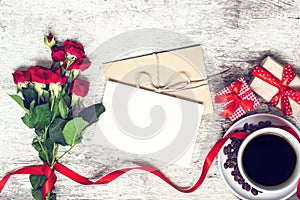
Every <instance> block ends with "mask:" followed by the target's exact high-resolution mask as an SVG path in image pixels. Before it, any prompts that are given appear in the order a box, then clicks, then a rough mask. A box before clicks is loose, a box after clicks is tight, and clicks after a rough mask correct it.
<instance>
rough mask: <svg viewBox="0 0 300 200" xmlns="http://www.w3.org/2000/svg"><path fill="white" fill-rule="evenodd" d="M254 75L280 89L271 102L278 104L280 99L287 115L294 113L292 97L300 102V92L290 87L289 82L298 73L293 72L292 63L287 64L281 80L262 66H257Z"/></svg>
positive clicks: (274, 104)
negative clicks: (291, 102)
mask: <svg viewBox="0 0 300 200" xmlns="http://www.w3.org/2000/svg"><path fill="white" fill-rule="evenodd" d="M252 75H254V76H256V77H257V78H260V79H261V80H263V81H265V82H267V83H269V84H271V85H273V86H274V87H276V88H277V89H278V92H277V93H276V94H275V95H274V96H273V97H272V98H271V100H270V102H269V104H270V105H271V106H276V105H277V104H278V103H279V101H280V108H281V110H282V113H283V114H285V115H291V114H293V111H292V107H291V104H290V100H289V98H290V99H292V100H294V101H295V102H296V103H298V104H300V93H298V92H295V91H294V90H292V89H291V88H289V84H290V83H291V82H292V81H293V80H294V78H295V77H296V74H295V73H294V72H293V67H292V66H291V65H285V67H284V68H283V72H282V78H281V80H279V79H278V78H276V77H275V76H274V75H273V74H271V73H270V72H269V71H267V70H266V69H265V68H263V67H261V66H255V67H254V68H253V70H252Z"/></svg>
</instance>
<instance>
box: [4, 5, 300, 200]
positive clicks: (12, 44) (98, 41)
mask: <svg viewBox="0 0 300 200" xmlns="http://www.w3.org/2000/svg"><path fill="white" fill-rule="evenodd" d="M299 25H300V1H299V0H276V1H271V0H266V1H259V0H251V1H241V0H233V1H231V0H225V1H222V0H216V1H211V0H203V1H197V0H190V1H188V0H181V1H179V0H159V1H155V0H153V1H151V0H136V1H134V0H132V1H126V0H123V1H116V0H115V1H107V0H102V1H95V0H88V1H75V0H69V1H63V0H52V1H37V0H33V1H30V2H29V1H24V0H20V1H9V0H0V55H1V56H0V68H1V73H0V86H1V87H0V92H1V94H2V95H1V97H0V111H1V112H0V177H2V176H3V175H5V174H6V173H7V172H9V171H11V170H14V169H16V168H19V167H22V166H26V165H31V164H40V161H39V160H38V158H37V155H36V152H35V151H34V149H33V148H32V147H31V145H30V144H31V140H32V138H33V134H34V133H33V132H32V130H29V129H28V128H27V127H26V126H25V125H23V124H22V121H21V119H20V117H21V116H23V112H22V110H21V109H20V108H19V107H18V106H17V105H16V104H15V103H14V102H13V101H12V100H11V99H10V98H9V96H8V95H7V94H12V93H15V86H14V84H13V81H12V77H11V73H12V72H13V71H14V70H15V69H16V68H17V67H20V66H27V67H28V66H32V65H37V64H39V65H48V64H49V62H50V52H49V50H48V49H47V48H46V47H45V46H44V45H43V38H42V37H43V35H44V34H46V33H47V32H48V31H51V32H52V33H53V34H55V36H56V37H57V38H58V39H59V40H64V39H68V38H71V39H76V40H78V41H80V42H81V43H83V44H84V46H85V50H86V53H87V55H93V57H92V58H91V59H92V61H93V59H94V61H95V60H96V59H98V60H99V59H100V60H106V61H107V60H109V59H111V58H114V56H116V55H117V56H120V54H121V53H122V52H123V53H128V52H124V50H126V48H128V45H129V46H130V45H134V44H135V43H134V41H132V40H131V41H128V43H127V44H122V45H123V46H122V45H121V46H119V48H116V49H109V48H108V50H107V49H106V50H105V51H103V52H100V54H101V56H103V57H101V58H99V57H97V54H95V52H96V53H97V52H98V50H99V47H102V46H103V44H106V45H107V43H105V42H107V41H110V40H109V39H110V38H112V37H113V36H116V35H118V34H121V33H124V32H126V31H131V30H136V29H140V28H162V29H166V30H170V31H173V32H177V33H179V34H182V35H184V36H187V37H189V38H190V39H191V40H193V43H201V44H202V47H203V52H204V59H205V64H206V66H207V73H208V75H212V74H215V73H218V72H220V71H222V70H223V69H224V66H230V65H232V64H235V65H236V66H237V67H238V69H237V70H236V71H234V73H233V74H232V75H231V76H227V77H225V78H224V80H220V79H218V80H212V81H210V82H209V84H210V88H211V90H212V95H214V94H215V93H216V92H217V91H218V90H220V89H222V88H223V87H224V85H226V84H229V83H230V82H231V81H233V80H235V79H236V78H238V77H239V76H242V75H244V76H245V77H246V79H247V80H248V81H249V80H250V79H251V77H250V76H249V71H250V69H251V67H252V66H253V65H255V64H259V63H260V61H261V60H262V59H263V58H265V56H266V55H273V56H274V57H275V58H276V59H277V60H279V61H280V62H282V63H283V64H284V63H285V62H288V63H290V64H292V65H295V66H296V67H297V69H296V71H297V72H298V74H300V56H299V55H300V52H299V48H300V26H299ZM157 39H159V40H160V41H164V42H165V44H164V45H165V47H168V48H175V47H180V46H185V45H187V44H190V42H189V41H188V40H186V39H184V38H183V37H181V38H180V37H179V39H178V40H172V38H171V39H170V38H169V37H165V36H164V37H161V38H157ZM145 40H147V38H145ZM97 48H98V49H97ZM112 50H113V51H112ZM122 50H123V51H122ZM93 52H94V54H93ZM116 52H118V53H117V54H116ZM93 67H94V69H98V67H100V66H98V65H97V66H95V65H94V66H93ZM93 72H94V71H93ZM86 77H87V78H88V79H89V80H99V82H97V81H96V83H99V84H98V85H97V84H96V85H95V87H96V86H97V87H96V88H94V89H95V92H94V93H93V94H96V95H95V96H90V99H88V100H87V101H86V102H87V103H89V102H92V101H100V99H101V91H102V90H103V84H101V81H100V80H101V76H100V75H98V74H96V75H95V74H93V73H91V72H90V73H88V72H87V75H86ZM255 112H269V113H275V114H278V115H280V116H281V114H280V112H279V111H278V110H277V109H276V108H270V107H268V106H267V105H266V104H263V105H262V106H260V108H259V109H257V110H255V111H252V112H251V113H255ZM251 113H250V114H251ZM287 119H289V120H291V121H292V122H293V123H295V124H296V125H297V126H298V127H299V125H300V123H299V117H297V118H290V117H288V118H287ZM230 125H231V123H230V122H229V121H225V120H223V119H221V118H219V117H218V116H217V115H216V114H213V115H209V116H205V117H204V118H203V121H202V125H201V128H200V133H199V135H198V138H197V145H196V148H195V152H194V156H193V162H192V166H191V168H190V169H183V168H180V167H177V166H166V167H164V168H163V169H162V171H163V172H164V173H165V174H166V175H167V176H168V177H169V178H170V179H171V180H172V181H174V182H175V183H178V184H179V185H182V186H190V185H191V184H192V183H193V181H194V180H196V178H198V176H199V173H200V171H201V166H202V163H203V159H204V157H205V155H206V153H207V152H208V150H209V149H210V148H211V146H212V145H213V144H214V142H215V141H216V140H217V139H218V138H220V137H221V133H222V132H223V130H224V129H226V128H228V127H229V126H230ZM92 132H93V129H92V128H91V129H89V131H88V132H87V133H86V135H85V138H87V139H86V140H87V141H88V138H89V137H92ZM87 143H88V142H87ZM90 151H91V149H90V147H89V145H78V146H77V147H76V148H75V149H74V151H73V152H72V153H71V154H70V155H69V156H68V157H67V158H66V159H65V160H64V161H63V164H65V165H67V166H69V167H70V168H71V169H74V170H75V171H77V172H78V173H80V174H82V175H85V176H87V177H94V176H96V177H99V176H100V175H101V174H105V173H107V172H110V171H112V170H113V169H117V168H119V167H126V166H128V165H130V162H129V161H120V160H117V158H118V154H117V153H116V152H114V151H110V150H106V149H103V151H102V154H101V155H100V156H97V157H95V156H94V154H92V153H91V152H90ZM99 151H100V150H99ZM217 164H218V163H216V162H215V163H214V165H213V167H212V168H211V169H210V171H209V174H208V177H207V179H206V180H205V182H204V184H203V185H202V186H201V187H200V188H199V189H198V190H197V191H195V192H194V193H191V194H181V193H179V192H177V191H175V190H174V189H172V188H171V187H169V186H168V185H166V184H165V183H164V182H162V181H161V180H160V179H158V178H156V177H155V176H153V175H151V174H148V173H142V172H130V173H128V174H126V175H124V176H122V177H121V178H120V179H118V180H116V181H114V182H113V183H110V184H108V185H106V186H82V185H79V184H77V183H74V182H72V181H71V180H69V179H67V178H65V177H63V176H60V175H58V181H57V184H56V192H57V194H58V199H105V200H107V199H122V200H125V199H126V200H127V199H128V200H129V199H134V200H156V199H166V200H173V199H180V200H185V199H186V200H187V199H193V200H197V199H207V200H209V199H236V197H235V196H234V195H233V194H232V193H231V192H230V190H229V189H228V188H227V187H226V185H225V184H224V183H223V181H222V180H221V177H220V174H219V171H218V167H217ZM30 192H31V188H30V183H29V180H28V177H27V176H26V175H25V176H22V175H21V176H14V177H12V178H11V179H10V181H9V182H8V184H7V185H6V187H5V189H4V191H3V192H2V193H1V194H0V199H31V197H30V195H29V194H30ZM290 199H296V197H295V196H294V197H292V198H290Z"/></svg>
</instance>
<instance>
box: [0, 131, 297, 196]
mask: <svg viewBox="0 0 300 200" xmlns="http://www.w3.org/2000/svg"><path fill="white" fill-rule="evenodd" d="M278 128H282V129H285V130H286V131H288V132H290V133H291V134H292V135H293V136H294V137H295V138H296V139H297V140H298V141H299V142H300V138H299V136H298V134H297V133H296V132H295V131H294V130H293V129H291V128H289V127H278ZM249 134H250V133H248V132H235V133H234V132H232V133H229V134H228V135H226V136H225V137H224V138H222V139H220V140H218V141H217V142H216V143H215V144H214V146H213V147H212V148H211V150H210V151H209V152H208V154H207V156H206V158H205V160H204V163H203V167H202V171H201V175H200V177H199V179H198V180H197V182H196V183H195V184H194V185H193V186H192V187H190V188H188V189H182V188H180V187H178V186H176V185H175V184H174V183H172V182H171V181H170V180H169V179H168V178H166V177H165V175H164V174H162V173H161V172H160V171H158V170H157V169H154V168H151V167H148V166H140V167H132V168H125V169H121V170H116V171H113V172H111V173H109V174H107V175H105V176H103V177H102V178H100V179H99V180H97V181H95V182H93V181H90V180H89V179H88V178H86V177H84V176H81V175H80V174H78V173H76V172H74V171H73V170H71V169H69V168H68V167H66V166H64V165H62V164H60V163H58V162H57V163H55V165H54V166H53V169H52V168H50V167H49V165H48V164H47V163H44V164H43V165H38V166H28V167H23V168H21V169H18V170H16V171H14V172H11V173H9V174H8V175H6V176H5V177H4V178H3V179H2V180H1V181H0V193H1V191H2V190H3V188H4V186H5V184H6V182H7V181H8V180H9V178H10V176H12V175H16V174H38V175H45V176H46V177H47V181H46V182H45V184H44V186H43V188H42V199H43V200H44V199H45V197H46V196H47V194H48V193H49V192H50V191H51V190H52V188H53V186H54V184H55V182H56V175H55V171H57V172H59V173H61V174H63V175H65V176H66V177H68V178H70V179H71V180H73V181H75V182H77V183H79V184H82V185H101V184H107V183H109V182H111V181H113V180H115V179H117V178H118V177H119V176H121V175H123V174H125V173H126V172H128V171H131V170H135V169H137V170H143V171H147V172H150V173H152V174H154V175H156V176H157V177H159V178H160V179H162V180H163V181H165V182H166V183H167V184H169V185H170V186H172V187H173V188H175V189H176V190H178V191H179V192H182V193H190V192H193V191H195V190H196V189H198V188H199V187H200V186H201V184H202V183H203V181H204V179H205V177H206V175H207V173H208V170H209V168H210V167H211V165H212V163H213V161H214V159H215V158H216V156H217V155H218V153H219V151H220V150H221V149H222V147H223V146H224V144H225V143H226V141H227V140H228V139H229V138H236V139H239V140H243V139H245V138H246V137H247V136H248V135H249ZM297 196H298V198H299V199H300V181H298V187H297Z"/></svg>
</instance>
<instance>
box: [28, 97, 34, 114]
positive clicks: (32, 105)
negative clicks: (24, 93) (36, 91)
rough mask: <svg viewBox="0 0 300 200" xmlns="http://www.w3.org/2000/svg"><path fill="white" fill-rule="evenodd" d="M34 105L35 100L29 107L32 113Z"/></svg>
mask: <svg viewBox="0 0 300 200" xmlns="http://www.w3.org/2000/svg"><path fill="white" fill-rule="evenodd" d="M34 105H35V100H32V102H31V103H30V105H29V109H30V112H32V111H33V109H34Z"/></svg>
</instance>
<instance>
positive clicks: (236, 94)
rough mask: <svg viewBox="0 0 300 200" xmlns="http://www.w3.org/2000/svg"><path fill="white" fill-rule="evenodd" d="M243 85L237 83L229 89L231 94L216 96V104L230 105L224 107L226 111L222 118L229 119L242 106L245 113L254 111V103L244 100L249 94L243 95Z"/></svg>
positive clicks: (239, 82)
mask: <svg viewBox="0 0 300 200" xmlns="http://www.w3.org/2000/svg"><path fill="white" fill-rule="evenodd" d="M242 86H243V83H242V82H241V81H235V82H234V83H233V84H232V85H231V86H229V89H230V91H231V93H229V94H222V95H216V96H215V103H228V102H229V103H228V104H227V105H226V106H225V107H224V109H225V110H224V111H223V112H222V113H221V114H220V116H221V117H224V118H229V117H230V116H231V115H233V113H234V112H235V111H236V110H237V109H238V108H239V107H240V106H241V107H242V108H243V109H244V110H245V111H247V112H248V111H249V110H251V109H253V106H254V102H253V101H251V100H246V99H243V97H244V96H246V95H248V93H246V94H243V95H241V94H240V92H241V89H242Z"/></svg>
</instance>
